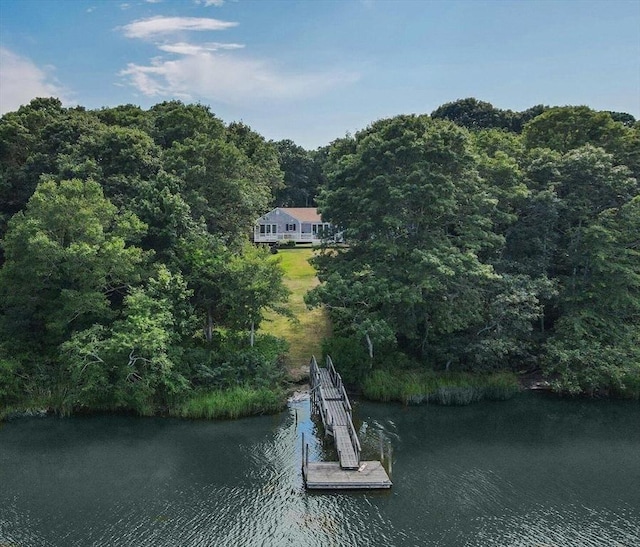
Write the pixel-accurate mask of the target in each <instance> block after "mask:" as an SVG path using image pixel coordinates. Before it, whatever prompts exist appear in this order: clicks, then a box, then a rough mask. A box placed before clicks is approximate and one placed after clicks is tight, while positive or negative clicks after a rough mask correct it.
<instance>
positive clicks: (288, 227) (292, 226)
mask: <svg viewBox="0 0 640 547" xmlns="http://www.w3.org/2000/svg"><path fill="white" fill-rule="evenodd" d="M285 229H286V230H287V232H295V231H296V225H295V224H287V225H286V227H285Z"/></svg>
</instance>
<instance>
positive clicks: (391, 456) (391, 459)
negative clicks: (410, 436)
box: [389, 443, 393, 478]
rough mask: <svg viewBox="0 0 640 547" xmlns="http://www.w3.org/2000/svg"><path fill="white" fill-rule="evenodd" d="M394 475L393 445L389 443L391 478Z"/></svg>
mask: <svg viewBox="0 0 640 547" xmlns="http://www.w3.org/2000/svg"><path fill="white" fill-rule="evenodd" d="M391 475H393V447H392V446H391V443H389V478H391Z"/></svg>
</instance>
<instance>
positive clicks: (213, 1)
mask: <svg viewBox="0 0 640 547" xmlns="http://www.w3.org/2000/svg"><path fill="white" fill-rule="evenodd" d="M195 3H196V4H201V5H203V6H204V7H205V8H208V7H209V6H216V7H217V8H219V7H220V6H222V4H224V0H195Z"/></svg>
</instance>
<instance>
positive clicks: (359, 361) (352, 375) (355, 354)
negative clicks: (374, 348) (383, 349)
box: [322, 336, 371, 385]
mask: <svg viewBox="0 0 640 547" xmlns="http://www.w3.org/2000/svg"><path fill="white" fill-rule="evenodd" d="M322 354H323V356H325V357H326V356H327V355H330V356H331V359H332V360H333V363H334V365H335V366H336V369H337V371H338V372H339V373H340V376H342V380H343V381H344V382H345V383H346V384H350V385H359V384H361V383H362V380H363V379H364V378H365V376H366V375H367V373H368V372H369V371H370V369H371V360H370V359H369V355H368V354H367V352H366V350H365V348H364V346H363V345H362V344H358V343H357V342H355V341H354V340H353V338H344V337H341V336H334V337H332V338H328V339H325V340H324V341H323V342H322Z"/></svg>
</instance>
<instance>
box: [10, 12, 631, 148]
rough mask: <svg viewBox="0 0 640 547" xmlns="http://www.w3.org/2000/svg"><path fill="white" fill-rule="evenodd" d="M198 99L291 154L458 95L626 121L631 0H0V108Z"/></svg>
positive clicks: (425, 109) (430, 108) (502, 104)
mask: <svg viewBox="0 0 640 547" xmlns="http://www.w3.org/2000/svg"><path fill="white" fill-rule="evenodd" d="M50 95H54V96H58V97H60V98H61V99H62V101H63V103H64V104H65V105H69V106H72V105H76V104H80V105H82V106H85V107H87V108H100V107H102V106H115V105H118V104H126V103H133V104H138V105H140V106H142V107H143V108H148V107H150V106H152V105H153V104H156V103H158V102H161V101H163V100H168V99H175V98H177V99H180V100H183V101H184V102H201V103H203V104H206V105H209V106H210V107H211V110H212V112H214V113H215V114H216V115H217V116H219V117H220V118H221V119H222V120H224V121H225V122H227V123H229V122H232V121H240V120H241V121H243V122H244V123H246V124H248V125H250V126H251V127H252V128H253V129H254V130H256V131H258V132H259V133H261V134H262V135H264V136H265V137H266V138H268V139H275V140H279V139H284V138H290V139H292V140H293V141H295V142H296V143H298V144H300V145H302V146H304V147H305V148H310V149H312V148H316V147H318V146H322V145H325V144H328V143H329V142H330V141H332V140H333V139H335V138H338V137H342V136H344V135H345V134H346V133H347V132H354V131H357V130H359V129H362V128H364V127H366V126H367V125H369V124H370V123H371V122H373V121H375V120H377V119H380V118H383V117H387V116H392V115H395V114H402V113H430V112H431V111H433V110H434V109H435V108H437V107H438V106H440V105H441V104H443V103H446V102H450V101H454V100H456V99H460V98H465V97H476V98H478V99H481V100H485V101H489V102H491V103H493V105H494V106H496V107H499V108H511V109H513V110H523V109H526V108H528V107H530V106H533V105H535V104H548V105H566V104H574V105H577V104H586V105H588V106H590V107H592V108H595V109H598V110H616V111H624V112H629V113H630V114H633V115H634V116H635V117H636V118H640V0H608V1H586V0H565V1H554V0H542V1H534V0H530V1H527V0H520V1H509V0H502V1H481V0H477V1H454V0H451V1H428V0H422V1H421V0H412V1H401V0H395V1H393V0H389V1H377V0H335V1H323V0H315V1H312V0H308V1H293V0H290V1H272V0H253V1H250V0H127V1H119V0H116V1H112V0H0V113H4V112H7V111H11V110H15V109H17V108H18V106H19V105H20V104H25V103H28V102H29V101H30V100H31V99H32V98H33V97H36V96H50Z"/></svg>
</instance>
